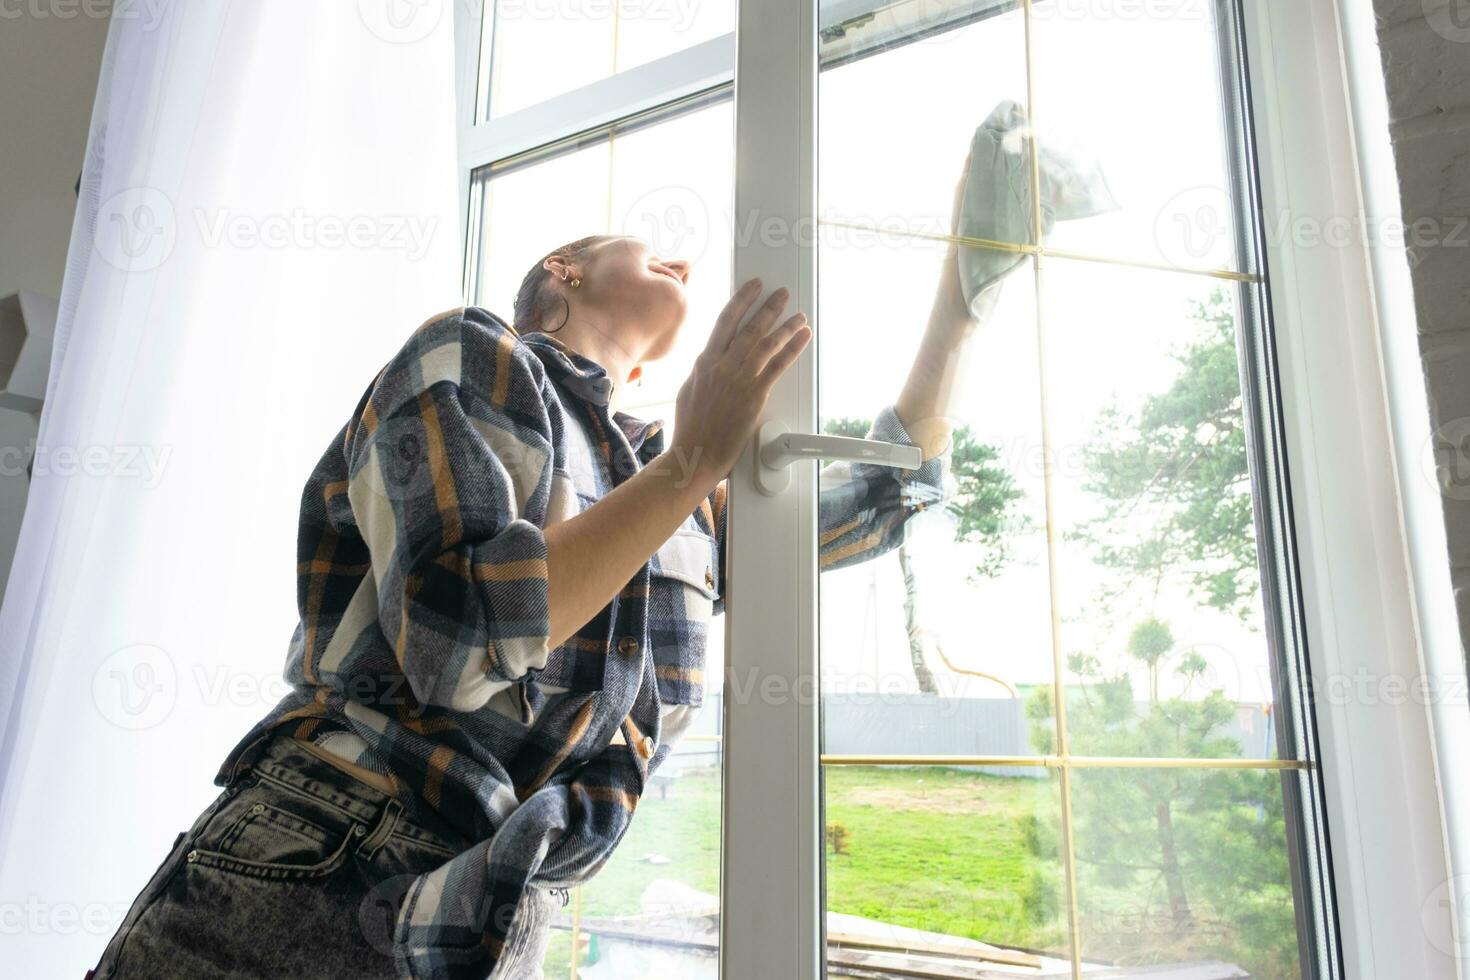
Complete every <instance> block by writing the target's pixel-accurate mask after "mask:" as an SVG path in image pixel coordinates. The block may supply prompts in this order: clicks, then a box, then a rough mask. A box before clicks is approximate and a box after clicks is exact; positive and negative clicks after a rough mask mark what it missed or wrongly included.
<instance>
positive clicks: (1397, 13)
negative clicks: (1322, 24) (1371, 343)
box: [1374, 0, 1470, 648]
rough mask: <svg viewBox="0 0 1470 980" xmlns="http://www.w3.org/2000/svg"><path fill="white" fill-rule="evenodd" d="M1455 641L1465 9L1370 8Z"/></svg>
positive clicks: (1462, 594)
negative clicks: (1381, 76) (1374, 19)
mask: <svg viewBox="0 0 1470 980" xmlns="http://www.w3.org/2000/svg"><path fill="white" fill-rule="evenodd" d="M1374 10H1375V13H1376V15H1377V21H1378V41H1379V47H1380V51H1381V54H1382V57H1383V68H1384V77H1385V84H1386V87H1387V94H1388V113H1389V131H1390V135H1391V137H1392V140H1393V148H1394V159H1395V163H1396V165H1397V168H1398V177H1399V197H1400V202H1401V205H1402V209H1403V217H1404V222H1405V226H1406V230H1405V238H1406V248H1407V251H1408V257H1409V266H1410V270H1411V272H1410V275H1411V278H1412V281H1413V287H1414V305H1415V307H1416V310H1417V313H1418V331H1419V336H1418V340H1419V352H1420V356H1421V357H1422V359H1423V366H1424V384H1425V388H1426V390H1427V391H1428V395H1429V409H1430V424H1431V426H1432V428H1433V431H1434V447H1433V451H1434V454H1435V457H1436V465H1437V469H1438V473H1439V480H1440V487H1441V491H1442V492H1441V495H1440V500H1441V502H1442V505H1443V507H1444V516H1445V533H1446V536H1447V538H1448V544H1449V561H1450V568H1451V576H1452V582H1453V584H1454V588H1455V599H1456V603H1457V605H1458V611H1459V620H1460V636H1461V638H1462V642H1464V645H1465V646H1466V648H1470V0H1374Z"/></svg>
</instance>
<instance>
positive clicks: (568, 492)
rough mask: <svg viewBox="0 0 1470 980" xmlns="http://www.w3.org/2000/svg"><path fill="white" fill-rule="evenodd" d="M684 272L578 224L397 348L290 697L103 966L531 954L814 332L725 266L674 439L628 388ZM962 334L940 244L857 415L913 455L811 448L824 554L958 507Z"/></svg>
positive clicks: (360, 447) (329, 475) (308, 523)
mask: <svg viewBox="0 0 1470 980" xmlns="http://www.w3.org/2000/svg"><path fill="white" fill-rule="evenodd" d="M957 200H958V190H957ZM689 276H690V265H689V263H687V262H683V261H679V260H676V259H667V260H665V259H663V258H661V257H659V256H657V255H654V254H652V252H651V251H650V249H649V247H648V244H647V243H646V242H644V241H641V240H640V239H637V238H634V237H630V236H621V235H599V236H594V237H591V238H585V239H581V240H578V241H576V242H572V243H570V244H568V245H566V246H564V247H562V248H558V249H556V250H554V251H553V252H551V253H550V254H548V255H547V256H545V257H544V258H543V259H542V261H540V262H539V263H537V264H536V265H535V266H534V267H533V268H532V269H531V271H530V272H529V273H528V274H527V275H526V277H525V281H524V283H523V284H522V287H521V289H520V291H519V294H518V295H517V297H516V301H515V311H514V312H515V316H514V321H515V322H514V326H512V325H508V324H506V323H505V322H504V321H502V320H501V319H500V318H498V317H496V316H495V315H494V314H492V313H490V312H488V311H486V310H483V309H480V308H477V307H467V308H461V309H457V310H453V311H450V312H448V313H445V314H441V315H439V316H436V317H433V318H431V319H430V320H429V321H428V322H426V323H425V324H423V325H422V326H420V327H419V328H418V329H417V330H416V331H415V332H414V333H413V335H412V336H411V337H410V338H409V340H408V342H407V343H406V344H405V345H404V347H403V348H402V350H401V351H400V352H399V353H398V354H397V355H396V356H395V357H394V358H393V359H392V360H391V361H390V362H389V363H388V364H387V365H386V366H385V367H384V368H383V370H382V371H381V372H380V373H379V375H378V376H377V377H376V378H375V379H374V380H373V382H372V383H371V384H370V385H369V386H368V387H367V390H366V391H365V392H364V394H363V396H362V399H361V400H360V401H359V403H358V405H357V407H356V408H355V410H354V411H353V412H352V414H351V415H350V417H349V418H348V420H347V422H346V424H345V425H344V426H343V428H342V430H341V431H340V432H339V433H338V435H337V437H336V438H334V439H333V440H332V442H331V443H330V445H329V446H328V447H327V448H326V451H325V452H324V453H323V455H322V457H321V460H320V462H319V463H318V465H317V467H316V469H315V470H314V471H313V473H312V474H311V477H310V479H309V480H308V482H307V484H306V488H305V492H304V494H303V497H302V504H301V516H300V526H299V540H298V566H297V580H298V605H299V608H300V614H301V619H300V623H299V624H298V626H297V629H296V632H295V634H294V636H293V639H292V643H291V647H290V651H289V655H288V659H287V665H286V677H287V679H288V680H289V681H290V683H291V686H292V692H291V693H290V694H289V695H287V696H286V697H285V698H283V699H282V701H281V702H280V703H279V704H278V705H277V706H276V707H275V708H273V709H272V710H271V712H270V713H269V714H268V715H267V716H266V717H265V718H264V719H262V720H261V721H260V722H259V723H258V724H257V725H256V726H255V727H254V728H253V729H252V730H251V731H250V732H249V733H247V734H246V736H245V737H244V738H243V739H241V740H240V742H239V743H238V745H237V746H236V748H235V749H234V750H233V751H232V752H231V753H230V755H229V756H228V758H227V759H226V760H225V761H224V763H223V765H222V766H221V768H220V770H219V773H218V776H217V778H216V783H217V784H218V785H220V786H222V787H224V789H223V791H222V792H221V793H220V795H219V797H218V798H217V799H216V800H215V801H214V803H213V804H211V805H210V806H209V807H208V808H207V809H206V810H205V811H204V812H203V813H202V814H200V815H199V817H198V818H197V819H196V820H195V821H194V823H193V825H192V826H191V827H190V828H189V829H188V830H187V831H185V832H183V833H181V834H179V836H178V837H177V839H176V840H175V844H174V847H173V849H172V851H171V852H170V853H169V854H168V855H167V857H166V858H165V859H164V861H163V863H162V865H161V866H160V867H159V869H158V870H157V872H156V873H155V874H154V876H153V878H152V880H151V881H149V882H148V884H147V885H146V886H145V888H144V889H143V891H142V892H141V893H140V894H139V895H138V897H137V899H136V901H135V902H134V904H133V906H132V908H131V909H130V911H129V912H128V914H127V916H126V917H125V919H124V921H123V923H122V925H121V927H120V928H119V930H118V931H117V933H116V935H114V937H113V938H112V940H111V942H110V943H109V944H108V946H107V948H106V950H105V951H104V953H103V956H102V959H101V961H100V962H99V964H98V965H97V967H96V968H95V970H94V971H92V974H91V975H92V976H93V977H95V978H96V980H113V978H144V977H148V978H174V977H178V978H185V977H187V978H189V980H203V978H211V977H221V978H223V977H231V978H265V977H292V978H297V977H352V978H354V980H360V978H365V977H395V976H396V977H432V978H470V977H473V978H476V980H482V978H485V977H487V976H492V977H539V976H540V975H541V971H540V962H541V959H542V955H543V953H544V949H545V945H546V941H547V938H548V928H547V926H548V922H549V920H550V918H551V916H552V914H553V913H554V912H555V910H556V909H557V908H559V907H560V906H561V905H562V904H564V903H565V900H566V889H568V888H570V887H572V886H574V885H576V884H579V883H581V882H583V881H586V880H587V879H588V878H590V877H591V876H592V875H594V874H595V873H596V872H597V871H598V870H599V869H600V868H601V867H602V866H603V865H604V864H605V863H606V861H607V859H608V858H609V857H610V856H611V854H612V853H613V850H614V849H615V847H616V845H617V842H618V841H619V839H620V838H621V836H622V834H623V832H624V831H625V830H626V829H627V826H628V824H629V821H630V820H631V819H632V815H633V811H634V809H635V807H636V806H637V803H638V800H639V798H640V795H641V793H642V791H643V788H644V786H645V785H646V782H647V779H648V777H649V775H650V773H652V772H653V771H654V770H656V769H657V767H658V765H659V764H660V763H661V762H662V761H663V760H664V758H666V757H667V755H668V753H669V751H670V750H671V748H672V746H673V745H674V743H675V741H676V740H677V738H678V737H679V735H680V734H681V733H682V732H683V731H684V730H685V729H686V728H687V726H688V724H689V723H690V721H691V720H692V718H693V716H694V714H695V713H696V712H697V711H698V710H699V707H700V705H701V703H702V700H703V691H704V677H703V669H704V651H705V638H706V636H707V632H708V628H709V622H710V619H711V617H712V616H714V615H717V614H718V613H719V612H721V611H723V607H724V584H725V583H724V563H723V556H724V546H725V503H726V483H725V478H726V475H727V474H728V473H729V472H730V469H731V467H732V466H733V464H734V463H735V461H736V459H737V458H738V457H739V456H740V454H741V452H742V450H743V449H744V447H745V446H746V445H747V444H748V443H749V441H750V439H751V438H752V436H753V434H754V431H755V428H756V426H757V424H758V422H759V419H760V417H761V414H762V410H763V408H764V406H765V403H766V399H767V398H768V396H769V393H770V391H771V389H772V386H773V385H774V384H775V383H776V381H777V380H778V379H779V378H780V377H781V376H782V374H783V373H784V372H785V371H786V370H787V368H789V367H790V365H791V364H792V362H793V361H794V360H795V359H796V357H797V356H798V355H799V354H800V353H801V351H802V350H803V349H804V348H805V347H806V345H807V343H808V341H809V340H810V337H811V329H810V327H809V326H808V325H807V324H806V318H805V317H804V316H803V315H802V314H800V313H796V314H794V315H791V316H786V317H784V318H783V313H784V311H785V307H786V304H787V302H788V299H789V297H788V293H787V291H786V290H785V289H784V288H782V289H777V290H775V291H773V292H772V293H771V294H770V296H769V297H768V298H767V299H765V300H764V301H763V302H760V303H757V302H756V301H757V299H758V297H759V296H760V294H761V292H762V285H761V283H760V282H758V281H756V280H752V281H750V282H747V283H745V284H743V285H742V286H741V287H740V288H739V289H738V290H737V291H736V292H735V294H734V295H733V296H732V297H731V299H730V301H729V302H728V303H727V304H726V306H725V308H724V310H723V311H722V312H721V314H720V316H719V317H718V319H717V321H716V322H715V324H714V328H713V330H712V331H711V332H710V335H709V340H708V342H707V344H706V345H705V348H704V350H703V351H702V353H701V354H700V355H699V357H698V359H697V361H696V363H695V366H694V369H693V371H692V372H691V374H690V376H689V378H688V379H687V380H686V381H685V382H684V384H683V386H682V387H681V388H680V390H679V393H678V400H677V404H676V411H677V418H678V428H677V432H676V433H675V435H674V437H673V438H672V439H669V440H666V438H665V433H664V431H663V423H662V421H661V420H644V419H639V418H636V417H634V416H632V415H629V414H627V413H625V412H623V411H621V410H619V408H618V407H617V406H618V405H619V404H620V401H621V396H622V395H623V394H624V392H625V389H626V387H627V385H628V384H630V383H636V381H637V379H638V378H639V376H640V375H641V373H642V366H643V364H644V363H646V362H649V361H653V360H656V359H658V358H660V357H663V356H664V355H666V354H667V353H668V352H669V351H670V349H671V348H672V347H673V344H674V340H675V338H676V336H677V335H678V332H679V330H680V328H681V327H682V325H683V322H684V319H685V309H686V301H685V288H686V286H687V283H688V281H689ZM752 311H753V312H752ZM747 314H749V319H748V320H746V317H747ZM742 321H745V322H744V323H743V324H742ZM977 326H978V322H977V320H976V319H975V318H974V316H973V315H972V314H971V312H970V310H969V308H968V307H967V305H966V303H965V301H964V299H963V297H962V296H961V290H960V286H959V277H958V273H957V269H956V257H955V248H954V246H953V245H952V246H951V247H950V250H949V253H948V255H947V257H946V259H945V262H944V265H943V268H942V273H941V277H940V282H939V287H938V290H937V291H936V294H935V300H934V305H933V310H932V312H931V315H930V319H929V322H928V324H927V326H926V327H925V328H924V332H923V335H922V339H921V341H920V343H919V353H918V356H917V358H916V360H915V361H914V364H913V366H912V368H911V370H910V372H909V375H908V378H907V381H906V383H905V384H904V385H903V387H902V389H901V390H900V392H899V393H898V397H897V399H896V401H895V402H894V403H893V404H891V405H889V406H886V407H884V408H882V409H881V410H880V411H879V413H878V415H877V418H876V421H875V422H874V424H873V428H872V430H871V432H870V438H875V439H883V440H887V441H892V442H901V443H906V444H912V445H917V446H920V447H921V449H922V451H923V459H924V462H923V464H922V465H921V467H920V468H919V469H918V470H914V471H904V470H895V469H889V468H885V467H877V466H869V465H866V464H854V465H851V466H849V465H847V464H841V463H839V464H833V465H831V466H829V467H828V468H827V469H826V470H824V471H823V474H822V480H821V489H820V508H819V510H820V525H821V535H820V563H821V567H822V568H823V569H824V570H826V569H831V568H837V567H843V566H846V565H849V564H853V563H855V562H859V561H866V560H868V559H870V558H872V557H874V556H876V555H878V554H882V553H884V552H886V551H888V550H889V549H891V548H893V547H894V546H896V545H897V544H898V543H899V541H900V540H901V539H902V535H903V529H904V522H905V521H906V520H907V519H908V518H909V517H910V516H912V515H913V514H915V513H917V512H918V511H920V510H922V509H924V508H925V507H928V506H932V505H933V504H935V503H937V502H939V501H940V500H942V499H943V496H944V491H943V484H942V480H943V475H944V471H945V467H946V459H947V451H948V444H949V432H950V424H949V422H948V421H947V419H946V415H947V412H948V407H949V404H950V399H951V395H952V393H953V391H954V388H955V385H956V382H957V378H958V371H959V367H960V361H961V353H962V351H961V348H962V347H963V345H964V343H965V342H966V340H967V339H968V338H969V337H970V336H971V334H972V333H973V331H974V330H975V328H976V327H977Z"/></svg>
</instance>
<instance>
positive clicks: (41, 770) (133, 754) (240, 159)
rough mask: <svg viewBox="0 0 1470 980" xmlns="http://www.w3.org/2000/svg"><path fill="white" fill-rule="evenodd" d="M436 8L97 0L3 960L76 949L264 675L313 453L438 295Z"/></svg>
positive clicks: (112, 910) (39, 492) (26, 656)
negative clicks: (95, 78)
mask: <svg viewBox="0 0 1470 980" xmlns="http://www.w3.org/2000/svg"><path fill="white" fill-rule="evenodd" d="M452 19H453V10H452V5H451V4H450V3H449V2H447V0H444V2H438V0H414V2H411V3H410V2H405V0H360V2H346V0H333V2H311V3H306V2H302V0H237V2H233V3H230V2H223V0H151V2H150V3H147V4H142V3H138V4H131V3H130V4H117V5H116V8H115V12H114V15H113V22H112V24H111V28H110V32H109V35H108V39H107V47H106V54H105V57H104V62H103V68H102V76H101V79H100V83H99V87H98V94H97V100H96V104H95V107H94V110H93V118H92V128H91V134H90V138H89V142H88V147H87V159H86V163H85V169H84V172H83V178H82V189H81V200H80V202H79V206H78V209H77V215H76V220H75V226H74V229H73V234H72V241H71V250H70V253H69V256H68V266H67V271H66V279H65V282H64V286H63V297H62V305H61V314H60V322H59V324H58V327H57V338H56V351H55V357H54V361H53V364H52V370H51V379H50V387H49V390H48V395H47V398H46V403H45V412H44V416H43V418H42V427H41V433H40V438H39V446H38V450H37V461H36V466H35V474H34V482H33V487H32V491H31V495H30V502H29V506H28V510H27V513H26V518H25V523H24V527H23V530H22V533H21V541H20V545H19V548H18V551H17V555H16V559H15V564H14V566H13V572H12V575H11V578H10V588H9V591H8V594H7V595H6V597H5V602H4V606H3V610H0V721H3V722H4V729H3V739H0V765H3V769H0V778H3V782H0V855H3V857H0V861H3V864H0V930H3V933H4V936H5V938H4V945H5V954H4V959H5V967H4V969H3V972H4V973H5V974H6V975H8V976H32V977H40V976H46V977H53V976H54V977H65V976H76V977H80V976H81V975H82V974H83V972H85V970H86V969H87V968H89V967H90V966H92V965H94V963H95V961H96V959H97V957H98V956H99V955H100V953H101V951H102V947H103V946H104V945H105V943H106V941H107V939H108V938H109V937H110V936H111V935H112V933H113V932H114V931H115V929H116V927H117V924H118V922H119V920H120V919H121V917H122V915H123V914H124V912H125V911H126V909H127V907H128V905H129V903H130V902H131V900H132V898H133V897H134V896H135V895H136V894H137V892H138V891H139V890H141V889H142V887H143V886H144V884H145V883H146V882H147V880H148V877H149V876H150V875H151V874H152V872H153V870H154V869H155V868H156V867H157V865H158V863H159V862H160V861H161V860H162V858H163V856H164V854H165V853H166V852H167V850H168V848H169V846H170V844H171V842H172V841H173V838H174V836H175V834H177V833H178V832H179V831H181V830H184V829H186V828H187V827H188V826H189V824H190V823H191V822H192V819H193V818H194V816H195V815H196V814H197V813H198V812H199V811H200V810H201V809H202V808H203V807H204V806H205V805H207V804H208V802H209V801H210V800H211V799H213V797H214V796H215V795H216V793H217V792H218V790H217V788H215V787H214V786H213V785H212V783H211V779H212V778H213V775H214V772H215V769H216V768H217V766H218V764H219V762H220V761H221V759H222V758H223V756H224V754H225V753H226V751H227V750H228V749H229V747H230V746H231V745H232V744H233V743H234V742H235V741H236V739H238V738H239V737H240V736H241V735H242V734H243V733H244V731H245V730H246V728H248V726H249V725H250V723H252V722H253V721H254V720H256V719H257V718H258V717H259V716H260V715H262V714H264V712H265V711H266V710H267V708H268V707H269V706H270V705H271V704H273V703H274V702H275V700H276V699H277V698H278V697H279V695H280V693H281V691H282V682H281V681H280V675H281V669H282V665H283V663H284V658H285V653H286V645H287V641H288V639H289V638H290V634H291V629H292V625H293V623H294V619H295V521H296V513H297V508H298V504H299V499H300V493H301V488H302V485H303V483H304V482H305V479H306V477H307V474H308V472H309V471H310V469H311V467H312V465H313V464H314V463H315V462H316V460H317V458H318V457H319V455H320V454H321V452H322V450H323V449H324V448H325V447H326V445H327V444H328V441H329V440H330V439H331V438H332V437H333V436H334V435H335V434H336V433H337V431H338V429H339V427H340V426H341V425H342V423H343V422H344V421H346V419H347V416H348V415H349V413H350V412H351V410H352V408H353V406H354V405H355V404H356V403H357V399H358V397H359V395H360V394H361V392H362V390H363V388H364V387H365V386H366V385H367V384H368V383H369V382H370V381H371V380H372V378H373V376H374V374H375V373H376V371H377V370H378V368H379V367H381V366H382V364H383V363H384V362H385V361H386V360H387V358H388V357H390V356H391V355H392V354H393V352H394V351H395V350H396V349H397V348H398V346H399V345H400V344H401V343H402V341H403V340H404V339H405V338H406V337H407V335H408V333H409V332H410V331H411V330H412V329H413V328H414V327H416V326H418V325H419V324H420V323H421V322H422V321H423V320H424V319H426V318H427V317H428V316H430V315H431V314H433V313H435V312H438V311H440V310H444V309H448V308H450V307H453V306H456V305H458V304H459V303H460V302H461V298H460V291H459V274H458V255H459V245H458V241H457V238H458V219H457V216H456V183H455V171H454V167H455V152H454V135H455V127H454V85H453V82H454V78H453V43H452Z"/></svg>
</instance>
